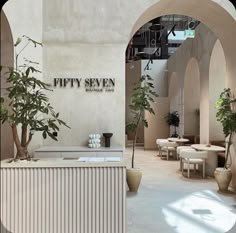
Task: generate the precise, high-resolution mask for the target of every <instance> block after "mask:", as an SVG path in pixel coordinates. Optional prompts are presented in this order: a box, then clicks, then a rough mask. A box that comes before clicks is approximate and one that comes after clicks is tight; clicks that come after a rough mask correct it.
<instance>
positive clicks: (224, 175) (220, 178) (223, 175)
mask: <svg viewBox="0 0 236 233" xmlns="http://www.w3.org/2000/svg"><path fill="white" fill-rule="evenodd" d="M214 175H215V179H216V182H217V184H218V187H219V191H222V192H225V191H227V190H228V187H229V184H230V181H231V179H232V172H231V170H230V169H225V168H222V167H218V168H216V170H215V172H214Z"/></svg>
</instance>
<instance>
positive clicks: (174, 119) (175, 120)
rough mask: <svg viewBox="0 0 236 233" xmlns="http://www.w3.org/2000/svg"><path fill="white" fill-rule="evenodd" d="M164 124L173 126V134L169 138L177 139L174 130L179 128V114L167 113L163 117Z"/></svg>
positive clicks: (175, 112)
mask: <svg viewBox="0 0 236 233" xmlns="http://www.w3.org/2000/svg"><path fill="white" fill-rule="evenodd" d="M165 119H166V122H167V124H168V125H169V126H174V133H173V134H172V135H171V137H178V134H177V131H176V128H177V127H179V113H178V111H174V112H169V113H168V114H167V116H166V117H165Z"/></svg>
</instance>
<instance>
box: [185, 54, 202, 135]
mask: <svg viewBox="0 0 236 233" xmlns="http://www.w3.org/2000/svg"><path fill="white" fill-rule="evenodd" d="M199 110H200V71H199V66H198V62H197V60H196V59H194V58H192V59H190V60H189V62H188V65H187V67H186V72H185V78H184V134H185V135H199V133H200V118H199V114H198V111H199Z"/></svg>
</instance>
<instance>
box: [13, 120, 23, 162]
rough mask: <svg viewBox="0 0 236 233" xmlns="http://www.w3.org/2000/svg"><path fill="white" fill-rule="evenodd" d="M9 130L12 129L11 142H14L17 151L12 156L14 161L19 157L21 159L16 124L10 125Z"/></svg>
mask: <svg viewBox="0 0 236 233" xmlns="http://www.w3.org/2000/svg"><path fill="white" fill-rule="evenodd" d="M11 128H12V135H13V140H14V143H15V145H16V150H17V152H16V154H15V156H14V160H16V159H18V158H19V157H22V150H21V143H20V139H19V136H18V132H17V127H16V124H12V126H11Z"/></svg>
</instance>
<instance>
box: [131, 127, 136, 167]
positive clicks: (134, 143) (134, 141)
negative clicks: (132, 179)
mask: <svg viewBox="0 0 236 233" xmlns="http://www.w3.org/2000/svg"><path fill="white" fill-rule="evenodd" d="M136 140H137V130H135V134H134V140H133V152H132V165H131V167H132V168H134V151H135V146H136Z"/></svg>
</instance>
